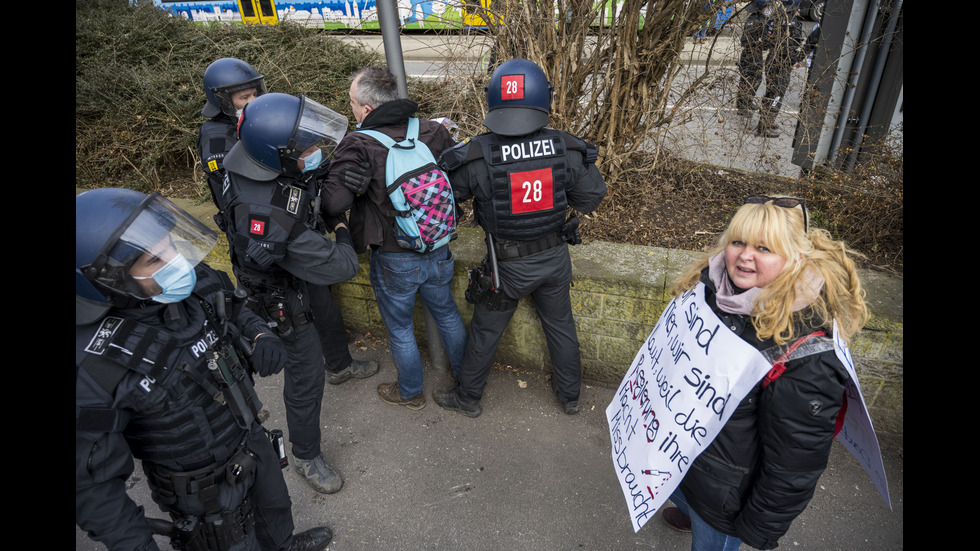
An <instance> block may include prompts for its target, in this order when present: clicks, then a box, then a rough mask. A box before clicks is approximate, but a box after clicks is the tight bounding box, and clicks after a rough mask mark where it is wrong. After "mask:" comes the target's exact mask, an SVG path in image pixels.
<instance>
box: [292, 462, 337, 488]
mask: <svg viewBox="0 0 980 551" xmlns="http://www.w3.org/2000/svg"><path fill="white" fill-rule="evenodd" d="M293 459H294V461H293V466H295V467H296V472H298V473H299V474H301V475H302V476H303V478H305V479H306V481H307V482H309V484H310V486H313V489H314V490H316V491H318V492H320V493H321V494H332V493H334V492H339V491H340V489H341V488H342V487H343V486H344V479H343V478H342V477H341V476H340V473H338V472H336V471H334V470H333V469H331V468H330V467H328V466H327V464H326V463H325V462H324V461H323V454H320V455H318V456H316V457H314V458H313V459H300V458H298V457H293Z"/></svg>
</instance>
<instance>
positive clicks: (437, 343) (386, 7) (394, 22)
mask: <svg viewBox="0 0 980 551" xmlns="http://www.w3.org/2000/svg"><path fill="white" fill-rule="evenodd" d="M375 5H376V6H377V7H378V24H379V25H380V26H381V43H382V44H384V48H385V61H386V62H387V63H388V70H389V71H391V74H393V75H395V78H396V79H397V80H398V96H399V97H401V98H404V99H408V82H407V79H406V77H405V58H404V57H403V56H402V43H401V38H400V36H399V35H400V34H401V25H400V23H399V21H398V5H397V4H396V3H395V0H377V1H376V2H375ZM422 311H423V312H424V313H425V336H426V341H427V342H428V343H429V358H430V359H431V360H432V365H433V366H435V368H436V369H439V370H445V369H448V368H449V362H448V361H447V359H446V349H445V347H444V346H443V344H442V338H441V337H440V336H439V328H438V326H436V320H435V318H433V317H432V313H431V312H429V308H428V307H427V306H426V305H425V303H423V304H422Z"/></svg>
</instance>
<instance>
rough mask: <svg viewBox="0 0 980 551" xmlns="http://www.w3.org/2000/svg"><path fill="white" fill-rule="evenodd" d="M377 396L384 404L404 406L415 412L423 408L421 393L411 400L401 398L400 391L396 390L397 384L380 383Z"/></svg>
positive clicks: (423, 400)
mask: <svg viewBox="0 0 980 551" xmlns="http://www.w3.org/2000/svg"><path fill="white" fill-rule="evenodd" d="M378 396H380V397H381V400H382V401H383V402H385V403H386V404H391V405H394V406H405V407H407V408H408V409H411V410H415V411H418V410H420V409H422V408H424V407H425V396H423V395H422V393H421V392H419V393H418V395H417V396H413V397H412V398H408V399H405V398H402V391H401V390H400V389H399V388H398V383H381V384H380V385H378Z"/></svg>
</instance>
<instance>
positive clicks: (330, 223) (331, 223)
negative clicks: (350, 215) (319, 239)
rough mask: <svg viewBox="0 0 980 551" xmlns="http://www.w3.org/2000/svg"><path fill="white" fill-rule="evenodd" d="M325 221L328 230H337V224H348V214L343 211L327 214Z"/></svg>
mask: <svg viewBox="0 0 980 551" xmlns="http://www.w3.org/2000/svg"><path fill="white" fill-rule="evenodd" d="M323 223H324V225H325V226H326V228H327V231H328V232H334V231H337V226H339V225H341V224H343V225H345V226H346V225H347V214H346V213H343V212H342V213H340V214H334V215H330V216H325V217H324V218H323Z"/></svg>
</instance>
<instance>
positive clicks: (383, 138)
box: [357, 129, 395, 149]
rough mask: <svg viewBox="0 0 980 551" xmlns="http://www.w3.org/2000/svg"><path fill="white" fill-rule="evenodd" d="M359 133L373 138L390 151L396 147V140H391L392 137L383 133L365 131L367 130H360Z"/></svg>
mask: <svg viewBox="0 0 980 551" xmlns="http://www.w3.org/2000/svg"><path fill="white" fill-rule="evenodd" d="M357 132H360V133H362V134H367V135H368V136H371V137H372V138H374V139H376V140H378V141H379V142H381V143H382V144H383V145H384V146H385V147H387V148H388V149H391V148H392V147H394V145H395V140H393V139H391V136H389V135H387V134H384V133H382V132H378V131H377V130H367V129H365V130H358V131H357Z"/></svg>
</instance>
